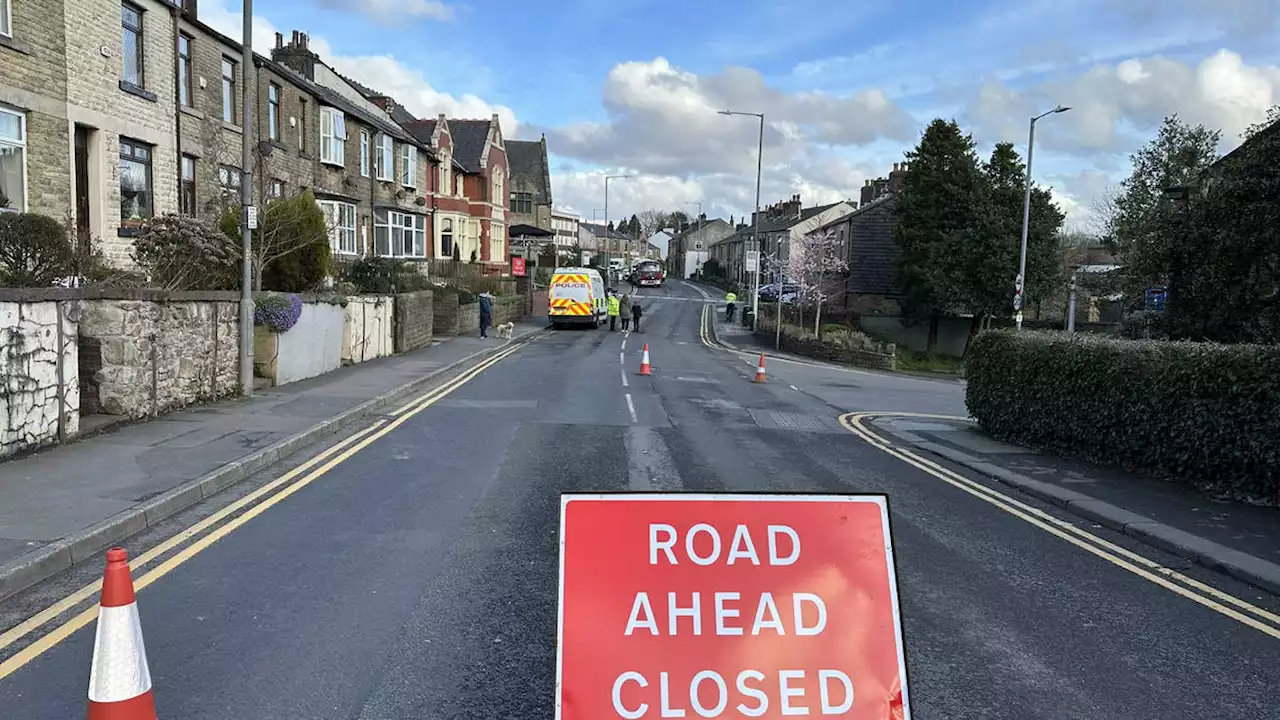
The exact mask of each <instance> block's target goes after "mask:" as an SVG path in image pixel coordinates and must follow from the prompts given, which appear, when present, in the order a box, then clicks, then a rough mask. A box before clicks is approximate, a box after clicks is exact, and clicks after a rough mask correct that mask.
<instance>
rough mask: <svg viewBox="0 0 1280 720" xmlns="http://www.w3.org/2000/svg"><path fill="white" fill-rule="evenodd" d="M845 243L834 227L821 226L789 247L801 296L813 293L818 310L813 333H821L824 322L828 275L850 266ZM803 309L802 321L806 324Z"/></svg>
mask: <svg viewBox="0 0 1280 720" xmlns="http://www.w3.org/2000/svg"><path fill="white" fill-rule="evenodd" d="M844 257H845V249H844V243H843V242H842V241H841V240H840V237H839V236H838V235H837V234H836V231H835V230H834V229H832V228H819V229H817V230H814V231H813V232H811V233H808V234H806V235H804V236H802V237H800V238H799V239H798V240H793V241H792V242H791V244H790V246H789V247H788V256H787V275H788V277H790V279H791V281H792V282H795V283H799V284H800V287H801V293H800V295H801V297H802V298H808V297H810V295H812V297H813V301H814V305H815V306H816V308H817V313H816V316H815V318H814V322H813V334H814V335H817V334H818V328H819V327H821V322H822V303H823V301H824V300H825V299H826V295H825V294H824V293H823V288H824V286H825V283H826V281H827V280H828V279H830V278H832V277H835V276H836V275H838V274H839V273H842V272H844V271H845V270H848V269H849V264H848V263H847V262H845V259H844ZM803 312H804V311H803V310H801V324H803V318H804V315H803Z"/></svg>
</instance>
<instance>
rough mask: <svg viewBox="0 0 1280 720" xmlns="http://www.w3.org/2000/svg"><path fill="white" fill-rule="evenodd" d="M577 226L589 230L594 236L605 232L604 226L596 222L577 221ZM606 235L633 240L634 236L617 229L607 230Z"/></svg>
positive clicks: (601, 235) (616, 238)
mask: <svg viewBox="0 0 1280 720" xmlns="http://www.w3.org/2000/svg"><path fill="white" fill-rule="evenodd" d="M578 227H584V228H586V229H587V230H588V231H590V232H591V234H592V235H595V236H596V237H604V236H605V234H606V233H605V226H604V225H600V224H598V223H587V222H580V223H578ZM608 236H609V237H610V238H613V239H615V240H635V238H633V237H631V236H630V235H627V234H625V233H620V232H618V231H617V230H610V231H608Z"/></svg>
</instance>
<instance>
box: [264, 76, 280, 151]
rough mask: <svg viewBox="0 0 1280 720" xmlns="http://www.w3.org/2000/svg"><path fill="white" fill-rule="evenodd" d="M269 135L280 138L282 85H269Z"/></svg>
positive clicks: (276, 138) (272, 138) (270, 137)
mask: <svg viewBox="0 0 1280 720" xmlns="http://www.w3.org/2000/svg"><path fill="white" fill-rule="evenodd" d="M267 137H268V138H269V139H271V140H279V139H280V86H279V85H277V84H275V83H271V84H270V85H267Z"/></svg>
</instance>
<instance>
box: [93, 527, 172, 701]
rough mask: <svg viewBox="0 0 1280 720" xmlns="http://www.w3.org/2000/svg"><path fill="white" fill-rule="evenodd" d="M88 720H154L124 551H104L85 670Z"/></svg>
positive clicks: (145, 653) (145, 654)
mask: <svg viewBox="0 0 1280 720" xmlns="http://www.w3.org/2000/svg"><path fill="white" fill-rule="evenodd" d="M85 717H86V718H87V720H156V701H155V697H154V696H153V695H152V693H151V671H150V670H149V669H148V668H147V649H146V648H145V647H144V646H143V642H142V623H141V622H139V620H138V602H137V600H136V599H135V598H134V595H133V579H132V578H131V577H129V555H128V553H126V552H125V551H124V548H111V549H110V550H108V551H107V569H106V572H104V573H103V576H102V598H101V600H100V601H99V603H98V633H97V636H96V637H95V638H94V640H93V666H92V667H91V668H90V670H89V711H88V713H87V715H86V716H85Z"/></svg>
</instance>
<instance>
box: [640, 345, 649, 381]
mask: <svg viewBox="0 0 1280 720" xmlns="http://www.w3.org/2000/svg"><path fill="white" fill-rule="evenodd" d="M640 374H641V375H651V374H652V373H651V372H650V368H649V343H645V344H644V355H642V356H641V357H640Z"/></svg>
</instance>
